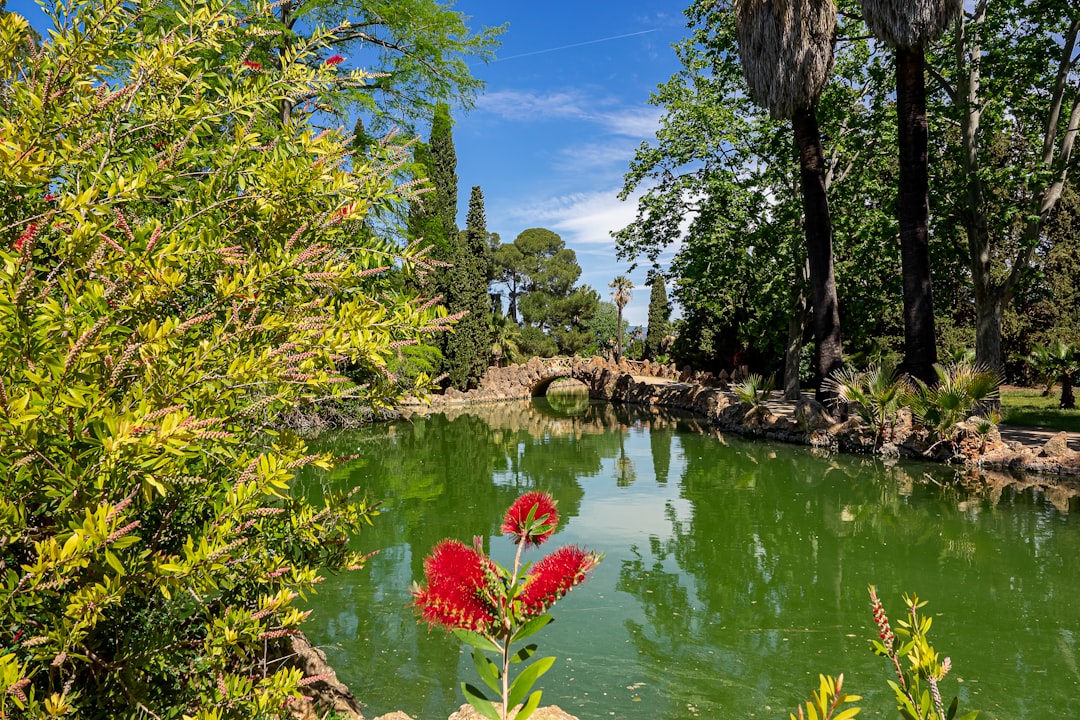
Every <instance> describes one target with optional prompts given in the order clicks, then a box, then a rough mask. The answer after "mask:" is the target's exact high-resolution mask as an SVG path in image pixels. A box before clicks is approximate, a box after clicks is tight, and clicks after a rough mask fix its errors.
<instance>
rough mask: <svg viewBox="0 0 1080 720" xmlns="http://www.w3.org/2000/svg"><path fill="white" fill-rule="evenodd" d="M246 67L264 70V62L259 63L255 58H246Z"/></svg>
mask: <svg viewBox="0 0 1080 720" xmlns="http://www.w3.org/2000/svg"><path fill="white" fill-rule="evenodd" d="M244 67H246V68H250V69H252V70H262V63H257V62H255V61H254V60H245V61H244Z"/></svg>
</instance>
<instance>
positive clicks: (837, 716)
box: [790, 674, 862, 720]
mask: <svg viewBox="0 0 1080 720" xmlns="http://www.w3.org/2000/svg"><path fill="white" fill-rule="evenodd" d="M818 681H819V686H818V689H817V690H815V691H814V693H813V699H811V700H807V701H806V713H805V714H804V713H803V709H802V706H800V707H799V709H798V715H796V714H795V713H791V714H790V718H791V720H851V718H853V717H855V716H856V715H858V714H859V713H860V712H861V708H858V707H843V706H844V705H847V704H849V703H855V702H858V701H859V700H862V697H861V696H859V695H848V694H847V693H844V692H843V686H844V676H843V674H840V675H838V676H837V677H836V679H833V677H832V676H831V675H819V676H818Z"/></svg>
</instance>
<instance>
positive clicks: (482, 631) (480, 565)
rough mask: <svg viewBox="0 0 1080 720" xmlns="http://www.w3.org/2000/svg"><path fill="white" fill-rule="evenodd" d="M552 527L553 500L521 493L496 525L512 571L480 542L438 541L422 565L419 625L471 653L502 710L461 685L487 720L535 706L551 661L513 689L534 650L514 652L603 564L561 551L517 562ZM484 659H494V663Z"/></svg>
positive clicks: (417, 591)
mask: <svg viewBox="0 0 1080 720" xmlns="http://www.w3.org/2000/svg"><path fill="white" fill-rule="evenodd" d="M558 524H559V514H558V511H557V508H556V504H555V500H554V498H552V497H551V495H549V494H547V493H543V492H529V493H525V494H524V495H522V496H520V497H519V498H518V499H517V500H516V501H514V503H513V504H512V505H511V506H510V508H509V509H508V510H507V511H506V515H505V516H504V517H503V522H502V532H503V535H506V536H509V537H511V538H512V539H513V541H514V543H515V544H516V545H517V553H516V554H515V556H514V565H513V568H511V569H507V568H505V567H503V566H502V565H500V564H499V563H497V562H495V561H494V560H492V559H491V558H490V557H488V556H487V555H485V554H484V552H483V550H482V549H481V545H480V539H479V538H476V539H475V540H474V546H473V547H471V548H470V547H468V546H467V545H465V544H464V543H463V542H461V541H459V540H452V539H451V540H443V541H442V542H440V543H439V544H437V545H436V546H435V548H434V549H433V550H432V553H431V555H429V556H428V557H427V558H426V559H425V560H424V577H425V580H426V584H425V585H423V586H419V585H414V587H413V590H412V594H413V604H414V605H415V607H416V608H417V610H418V611H419V613H420V618H421V620H423V621H425V622H427V623H428V624H429V625H430V626H432V627H434V626H436V625H439V626H442V627H444V628H446V629H447V630H449V631H450V632H453V633H454V635H456V636H457V637H458V638H459V639H460V640H461V641H462V642H464V643H466V644H467V645H469V646H471V647H472V648H473V655H472V657H473V664H474V665H475V666H476V671H477V673H478V674H479V675H480V679H481V680H483V681H484V684H486V685H487V686H488V687H489V688H491V690H492V691H493V692H494V693H496V694H497V696H498V697H499V699H500V701H501V707H496V706H495V704H494V703H493V701H492V700H489V699H488V698H487V696H486V695H485V694H484V692H483V691H482V690H480V689H479V688H477V687H476V686H474V685H472V684H469V683H464V682H463V683H462V684H461V690H462V692H463V693H464V695H465V698H466V699H467V700H468V701H469V704H470V705H472V706H473V707H474V708H476V711H477V712H479V713H480V714H481V715H483V716H484V717H485V718H488V719H489V720H506V719H507V717H508V716H509V713H510V711H511V710H512V709H513V708H515V707H517V706H518V705H519V704H522V703H523V705H522V707H521V709H520V710H519V711H518V713H517V716H516V718H517V720H525V719H526V718H528V717H529V716H530V715H531V714H532V713H533V711H534V710H536V708H537V707H539V705H540V696H541V691H540V690H537V691H535V692H533V693H531V694H530V692H529V691H530V690H532V687H533V685H534V684H535V683H536V681H537V680H538V679H539V678H540V676H541V675H543V674H544V673H546V672H547V671H548V670H549V669H550V668H551V666H552V665H553V664H554V663H555V658H554V657H544V658H536V659H534V660H533V661H532V664H530V665H528V666H526V667H524V669H522V670H521V671H520V672H518V673H517V677H516V678H514V680H513V681H512V682H511V680H510V666H511V665H512V664H516V663H524V662H526V661H529V660H530V659H531V658H533V656H534V655H535V653H536V648H537V646H536V644H535V643H529V644H526V645H521V646H520V647H518V649H516V650H514V649H513V648H514V647H515V646H516V645H518V644H519V643H521V642H522V641H524V640H526V639H527V638H529V637H531V636H532V635H533V634H535V633H536V632H537V631H539V630H541V629H542V628H543V627H544V626H546V625H547V624H548V623H550V622H551V621H552V619H553V618H552V617H551V615H549V614H548V610H550V609H551V607H552V606H553V605H554V604H555V603H556V602H558V601H559V600H560V599H561V598H562V597H564V596H565V595H566V593H568V592H569V591H570V590H571V589H573V588H574V587H575V586H576V585H578V584H580V583H581V582H583V581H584V580H585V577H586V575H588V573H589V572H590V571H591V570H592V569H593V568H595V567H596V565H597V564H598V563H599V562H600V560H601V558H602V555H600V554H598V553H595V552H591V551H587V550H584V549H582V548H580V547H577V546H576V545H566V546H563V547H561V548H559V549H557V550H555V551H554V552H552V553H551V554H549V555H547V556H546V557H544V558H543V559H541V560H540V561H539V562H538V563H536V564H535V565H531V564H529V563H523V562H522V554H523V551H524V550H525V548H527V547H530V546H539V545H541V544H543V543H544V542H546V541H547V540H548V539H549V538H550V537H551V536H552V535H553V534H554V532H555V529H556V528H557V527H558ZM485 653H494V654H495V655H496V657H497V660H492V659H491V658H489V657H488V656H487V655H486V654H485ZM526 696H528V697H527V698H526Z"/></svg>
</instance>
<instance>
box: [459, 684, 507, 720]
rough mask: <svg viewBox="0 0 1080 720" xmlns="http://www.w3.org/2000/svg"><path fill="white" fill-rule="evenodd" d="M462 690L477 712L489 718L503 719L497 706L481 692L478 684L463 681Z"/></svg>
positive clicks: (492, 719)
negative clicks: (477, 686)
mask: <svg viewBox="0 0 1080 720" xmlns="http://www.w3.org/2000/svg"><path fill="white" fill-rule="evenodd" d="M461 692H462V694H464V695H465V699H466V700H467V701H468V702H469V704H470V705H472V706H473V707H474V708H475V709H476V712H478V713H480V714H481V715H483V716H484V717H486V718H487V719H488V720H502V718H500V717H499V711H498V710H496V709H495V706H494V705H492V704H491V701H490V700H488V699H487V698H486V697H484V694H483V693H482V692H480V691H479V690H478V689H477V688H476V686H474V685H469V684H468V683H461Z"/></svg>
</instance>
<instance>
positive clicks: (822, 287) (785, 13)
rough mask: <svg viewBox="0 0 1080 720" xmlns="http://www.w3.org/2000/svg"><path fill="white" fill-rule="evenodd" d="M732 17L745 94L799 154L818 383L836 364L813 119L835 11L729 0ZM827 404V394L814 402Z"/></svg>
mask: <svg viewBox="0 0 1080 720" xmlns="http://www.w3.org/2000/svg"><path fill="white" fill-rule="evenodd" d="M735 12H736V25H737V29H738V38H739V57H740V59H741V60H742V67H743V75H744V76H745V77H746V82H747V85H749V87H750V95H751V96H752V97H753V98H754V101H755V102H757V103H758V104H759V105H761V106H762V107H764V108H766V109H768V111H769V113H770V114H771V115H772V116H773V117H775V118H778V119H785V118H786V119H790V120H791V127H792V131H793V133H794V135H795V145H796V147H797V148H798V152H799V167H800V183H801V186H802V197H803V214H804V216H805V223H804V229H805V233H806V253H807V258H808V260H809V265H810V288H811V295H812V300H811V301H812V303H813V312H814V340H815V344H816V352H815V356H816V364H817V376H818V380H819V381H820V380H824V379H825V378H827V377H829V376H830V375H832V374H833V372H835V371H836V370H837V369H839V368H840V367H841V365H842V363H843V359H842V350H843V348H842V345H841V342H840V311H839V309H838V304H837V299H836V278H835V276H834V274H833V257H832V221H831V219H830V217H829V201H828V198H827V197H826V194H825V153H824V150H823V149H822V146H821V132H820V130H819V129H818V124H817V115H816V113H815V108H816V106H817V102H818V99H819V98H820V97H821V90H822V88H824V87H825V83H826V81H827V80H828V78H829V71H830V70H831V69H832V61H833V41H834V36H835V32H836V6H835V5H834V4H833V2H832V0H736V2H735ZM819 393H820V389H819ZM828 399H830V398H829V396H828V391H827V390H826V392H825V394H824V395H819V400H822V401H825V400H828Z"/></svg>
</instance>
